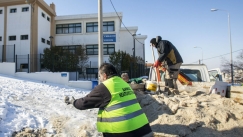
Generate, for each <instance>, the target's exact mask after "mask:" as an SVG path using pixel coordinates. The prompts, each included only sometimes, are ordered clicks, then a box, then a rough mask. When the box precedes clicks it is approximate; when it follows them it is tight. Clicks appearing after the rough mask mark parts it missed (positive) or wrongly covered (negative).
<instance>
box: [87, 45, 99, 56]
mask: <svg viewBox="0 0 243 137" xmlns="http://www.w3.org/2000/svg"><path fill="white" fill-rule="evenodd" d="M86 54H87V55H98V45H87V46H86Z"/></svg>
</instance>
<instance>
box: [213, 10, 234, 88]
mask: <svg viewBox="0 0 243 137" xmlns="http://www.w3.org/2000/svg"><path fill="white" fill-rule="evenodd" d="M218 10H219V11H224V12H227V14H228V29H229V42H230V68H231V83H232V85H234V76H233V58H232V42H231V30H230V14H229V12H228V11H227V10H223V9H211V11H212V12H214V11H218Z"/></svg>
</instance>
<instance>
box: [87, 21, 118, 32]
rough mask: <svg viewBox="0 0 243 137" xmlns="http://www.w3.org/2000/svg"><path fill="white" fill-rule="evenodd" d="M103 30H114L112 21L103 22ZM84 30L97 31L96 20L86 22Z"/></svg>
mask: <svg viewBox="0 0 243 137" xmlns="http://www.w3.org/2000/svg"><path fill="white" fill-rule="evenodd" d="M103 31H104V32H108V31H115V27H114V21H108V22H103ZM86 32H98V22H91V23H87V24H86Z"/></svg>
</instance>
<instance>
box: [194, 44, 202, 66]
mask: <svg viewBox="0 0 243 137" xmlns="http://www.w3.org/2000/svg"><path fill="white" fill-rule="evenodd" d="M194 48H200V49H201V50H202V61H201V64H203V49H202V48H201V47H197V46H195V47H194Z"/></svg>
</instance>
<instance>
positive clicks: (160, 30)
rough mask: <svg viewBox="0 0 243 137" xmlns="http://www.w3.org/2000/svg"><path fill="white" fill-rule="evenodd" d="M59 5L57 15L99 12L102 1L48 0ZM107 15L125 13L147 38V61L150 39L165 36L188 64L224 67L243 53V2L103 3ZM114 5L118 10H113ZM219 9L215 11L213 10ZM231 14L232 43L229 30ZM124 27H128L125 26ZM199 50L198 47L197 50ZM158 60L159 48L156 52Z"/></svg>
mask: <svg viewBox="0 0 243 137" xmlns="http://www.w3.org/2000/svg"><path fill="white" fill-rule="evenodd" d="M44 1H45V2H46V3H47V4H51V3H52V2H53V3H54V4H55V5H56V13H57V16H60V15H75V14H90V13H98V0H72V1H67V0H65V1H64V0H44ZM102 2H103V7H102V8H103V13H107V12H115V11H117V12H122V13H123V18H122V21H123V23H124V25H125V26H126V27H132V26H137V27H138V31H137V34H141V35H147V39H146V40H145V61H148V62H154V61H153V57H152V51H151V48H150V46H149V45H150V40H151V39H152V38H154V37H156V36H161V37H162V39H164V40H169V41H170V42H172V43H173V45H174V46H176V48H177V49H178V51H179V52H180V54H181V56H182V58H183V61H184V64H191V63H199V60H200V59H202V58H203V63H204V64H206V65H207V67H208V69H213V68H222V67H221V64H222V62H221V60H222V58H225V59H227V60H228V61H230V58H231V56H230V55H231V47H232V56H233V61H237V59H236V57H237V55H239V54H240V52H241V51H243V44H242V43H243V26H242V24H243V14H242V13H243V8H242V7H243V1H242V0H103V1H102ZM112 4H113V5H114V7H115V9H114V8H113V6H112ZM212 8H215V9H219V10H218V11H216V12H211V10H210V9H212ZM228 13H229V15H230V19H229V20H230V31H231V43H232V44H230V37H229V36H230V35H229V29H228V24H229V23H228ZM121 27H124V26H123V24H122V26H121ZM194 47H198V48H194ZM154 52H155V58H157V57H158V56H157V53H156V49H154Z"/></svg>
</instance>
